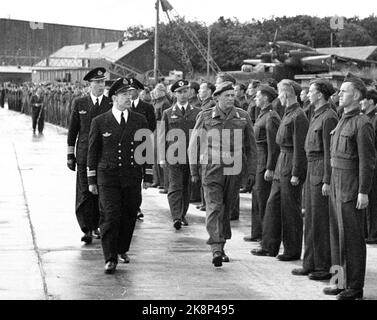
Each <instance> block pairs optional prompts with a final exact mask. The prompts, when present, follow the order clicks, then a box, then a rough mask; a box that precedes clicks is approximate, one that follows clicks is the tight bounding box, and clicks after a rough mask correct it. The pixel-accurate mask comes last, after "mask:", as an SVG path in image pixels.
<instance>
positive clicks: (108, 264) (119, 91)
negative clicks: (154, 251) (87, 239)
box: [88, 78, 153, 273]
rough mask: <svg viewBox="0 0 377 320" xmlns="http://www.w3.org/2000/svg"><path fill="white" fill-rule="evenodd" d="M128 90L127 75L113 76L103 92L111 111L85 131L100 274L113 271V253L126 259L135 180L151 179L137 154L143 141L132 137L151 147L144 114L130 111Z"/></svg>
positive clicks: (133, 220)
mask: <svg viewBox="0 0 377 320" xmlns="http://www.w3.org/2000/svg"><path fill="white" fill-rule="evenodd" d="M132 91H133V88H132V87H130V85H129V82H128V80H127V79H123V78H120V79H118V80H117V81H116V82H115V83H114V84H113V85H112V87H111V88H110V91H109V98H110V99H112V101H113V107H112V109H111V110H109V111H108V112H106V113H104V114H102V115H100V116H99V117H97V118H96V119H94V120H93V122H92V125H91V129H90V134H89V150H88V181H89V191H90V192H91V193H93V194H99V203H100V208H101V210H100V211H101V217H100V230H101V241H102V249H103V253H104V258H105V272H106V273H113V272H114V271H115V269H116V266H117V263H118V254H119V255H120V260H121V261H122V262H124V263H128V262H129V261H130V259H129V257H128V255H127V252H128V250H129V248H130V244H131V240H132V234H133V231H134V228H135V223H136V215H137V209H138V206H139V203H140V198H141V183H142V181H144V183H143V186H144V188H147V187H148V186H150V185H151V182H152V179H153V175H152V170H151V169H149V170H150V172H146V171H145V168H146V163H145V162H144V160H143V158H142V157H143V156H142V152H139V151H140V150H139V149H140V147H141V144H142V143H143V142H142V141H138V140H139V139H136V136H135V135H136V134H140V133H141V134H142V136H143V137H144V138H145V139H146V140H147V141H146V143H147V144H148V143H149V145H150V147H152V140H151V136H150V134H151V131H150V130H149V129H148V122H147V120H146V119H145V117H144V116H142V115H140V114H138V113H137V112H133V111H131V110H130V107H131V102H132V100H131V96H132V93H131V92H132ZM147 150H148V149H147ZM150 150H152V153H153V149H151V148H150ZM147 156H148V155H147ZM152 156H153V154H152ZM152 162H153V157H152Z"/></svg>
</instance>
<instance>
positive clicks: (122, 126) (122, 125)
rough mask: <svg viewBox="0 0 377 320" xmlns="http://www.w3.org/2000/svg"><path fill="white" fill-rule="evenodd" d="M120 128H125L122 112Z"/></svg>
mask: <svg viewBox="0 0 377 320" xmlns="http://www.w3.org/2000/svg"><path fill="white" fill-rule="evenodd" d="M120 127H121V128H122V130H124V128H125V127H126V120H125V119H124V114H123V112H122V113H121V115H120Z"/></svg>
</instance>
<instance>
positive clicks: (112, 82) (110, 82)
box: [105, 80, 114, 87]
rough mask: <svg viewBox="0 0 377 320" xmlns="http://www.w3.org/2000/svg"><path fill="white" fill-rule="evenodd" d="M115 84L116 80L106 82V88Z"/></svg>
mask: <svg viewBox="0 0 377 320" xmlns="http://www.w3.org/2000/svg"><path fill="white" fill-rule="evenodd" d="M113 84H114V80H106V81H105V87H111V86H112V85H113Z"/></svg>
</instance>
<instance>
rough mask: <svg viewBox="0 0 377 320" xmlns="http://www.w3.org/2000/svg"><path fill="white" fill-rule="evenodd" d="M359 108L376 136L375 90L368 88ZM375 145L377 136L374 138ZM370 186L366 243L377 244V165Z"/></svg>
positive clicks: (376, 105) (376, 103)
mask: <svg viewBox="0 0 377 320" xmlns="http://www.w3.org/2000/svg"><path fill="white" fill-rule="evenodd" d="M361 110H362V111H363V112H364V113H365V115H366V116H367V117H368V118H369V119H370V121H371V122H372V125H373V129H374V133H375V137H377V91H376V90H375V89H369V90H368V91H367V94H366V98H365V99H363V100H362V101H361ZM376 146H377V138H376ZM372 181H373V182H372V188H371V190H370V193H369V205H368V208H366V218H367V219H366V220H367V221H366V222H367V223H366V227H367V230H366V231H367V232H366V240H365V241H366V243H368V244H377V166H376V168H375V169H374V174H373V180H372Z"/></svg>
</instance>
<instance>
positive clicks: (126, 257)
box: [119, 253, 130, 263]
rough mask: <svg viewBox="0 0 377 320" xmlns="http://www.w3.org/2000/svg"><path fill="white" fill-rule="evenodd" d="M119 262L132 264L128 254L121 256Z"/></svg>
mask: <svg viewBox="0 0 377 320" xmlns="http://www.w3.org/2000/svg"><path fill="white" fill-rule="evenodd" d="M119 260H120V261H121V262H123V263H130V257H129V256H128V254H127V253H122V254H120V255H119Z"/></svg>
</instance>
